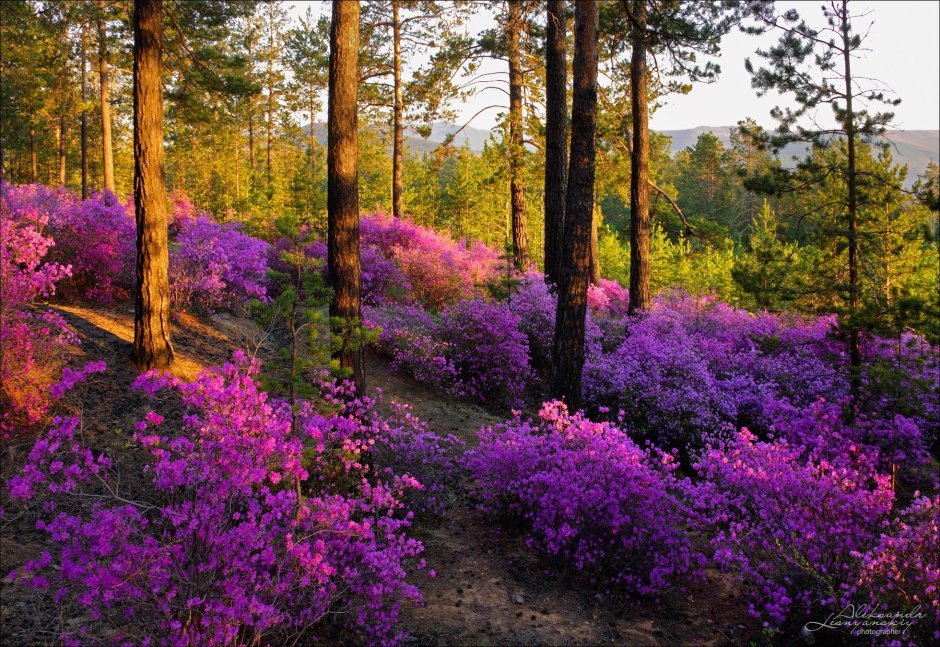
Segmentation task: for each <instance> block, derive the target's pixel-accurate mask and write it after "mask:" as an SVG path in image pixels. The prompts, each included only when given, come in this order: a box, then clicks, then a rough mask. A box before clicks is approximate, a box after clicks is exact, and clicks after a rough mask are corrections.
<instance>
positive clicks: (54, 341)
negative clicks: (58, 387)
mask: <svg viewBox="0 0 940 647" xmlns="http://www.w3.org/2000/svg"><path fill="white" fill-rule="evenodd" d="M40 188H41V187H16V188H14V187H9V186H8V185H6V184H4V185H2V186H0V276H2V281H0V349H2V351H0V404H2V407H0V435H2V436H3V437H6V436H7V435H8V433H9V432H10V431H11V430H13V429H14V428H22V427H29V426H32V425H34V424H36V423H37V422H39V421H40V420H41V419H42V418H43V416H44V415H45V414H46V412H47V410H48V408H49V404H50V401H51V400H50V396H49V388H50V387H51V386H52V385H53V384H55V383H56V382H57V381H58V376H59V373H60V371H61V368H62V366H63V365H64V364H65V360H66V353H65V350H66V347H67V346H68V345H70V344H77V343H78V337H77V336H76V335H75V333H74V332H73V331H72V329H71V328H69V326H68V324H66V322H65V320H64V319H63V318H62V317H61V316H60V315H59V314H58V313H56V312H53V311H49V310H46V311H43V310H39V309H36V308H34V307H33V305H34V303H35V302H36V301H38V300H40V299H43V298H46V297H50V296H52V295H53V294H55V290H56V286H57V284H58V283H59V282H61V281H62V280H64V279H66V278H68V277H69V276H70V274H71V268H70V267H69V266H68V265H61V264H59V263H52V262H47V261H46V256H47V254H48V252H49V250H50V249H51V248H52V247H53V245H54V244H55V243H54V241H53V240H52V239H51V238H50V237H48V236H46V235H44V234H43V233H42V230H43V228H44V227H45V226H46V224H47V222H48V218H49V216H48V211H47V209H46V208H45V207H44V206H43V204H42V201H43V200H45V199H46V197H45V193H44V192H43V191H41V190H40ZM36 195H39V196H40V197H42V200H37V199H34V197H35V196H36Z"/></svg>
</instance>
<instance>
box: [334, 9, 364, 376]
mask: <svg viewBox="0 0 940 647" xmlns="http://www.w3.org/2000/svg"><path fill="white" fill-rule="evenodd" d="M358 56H359V2H358V0H356V1H355V2H349V1H348V0H333V19H332V23H331V25H330V89H329V109H328V113H329V115H328V119H327V121H328V124H327V128H328V131H329V132H328V140H329V141H328V145H327V175H328V177H327V214H328V222H327V274H328V277H329V282H330V287H332V289H333V298H332V300H331V301H330V317H331V318H332V319H333V320H334V322H335V323H336V325H334V335H335V336H338V337H339V339H341V340H342V342H341V343H340V346H339V347H338V348H334V357H336V358H338V359H339V363H340V366H341V367H342V368H345V369H349V370H351V371H352V375H353V381H354V382H355V383H356V388H357V390H358V392H359V393H362V392H363V391H364V389H365V373H364V367H363V355H362V346H361V344H359V343H358V341H357V340H355V339H354V338H353V337H354V333H353V330H354V328H355V327H356V326H358V325H359V322H360V319H361V305H360V301H359V283H360V275H361V269H360V259H359V152H358V149H359V131H358V116H357V109H358V106H357V88H358V84H359V61H358Z"/></svg>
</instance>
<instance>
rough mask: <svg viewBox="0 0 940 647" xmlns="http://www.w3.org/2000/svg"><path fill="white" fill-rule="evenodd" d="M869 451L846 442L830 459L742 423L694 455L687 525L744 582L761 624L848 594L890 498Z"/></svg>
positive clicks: (834, 603) (798, 616)
mask: <svg viewBox="0 0 940 647" xmlns="http://www.w3.org/2000/svg"><path fill="white" fill-rule="evenodd" d="M876 458H877V457H875V459H873V458H872V457H871V456H870V455H869V454H868V453H866V452H864V451H861V448H859V447H857V446H851V447H850V448H849V450H848V451H847V452H845V453H843V454H841V455H839V456H838V457H836V458H835V459H828V458H825V457H822V456H819V455H818V454H817V453H816V452H814V451H813V450H810V449H807V448H806V447H803V446H800V445H792V444H790V443H788V442H787V441H786V440H782V439H781V440H775V441H761V440H758V439H757V438H756V437H755V436H754V434H752V433H750V432H749V431H748V430H747V429H743V430H741V432H740V433H738V434H737V435H736V436H734V437H733V438H731V439H728V440H724V441H718V442H715V443H713V444H709V445H708V446H707V447H706V448H705V449H704V450H703V451H702V452H701V455H700V456H699V457H698V458H697V459H696V462H695V464H694V468H695V470H696V473H697V476H698V479H697V480H696V481H695V482H694V483H692V484H689V486H688V499H689V501H690V504H691V505H692V507H693V509H694V514H693V515H692V516H691V519H692V526H693V527H694V528H696V529H698V530H700V531H702V532H704V533H705V536H706V537H707V538H708V541H709V542H710V544H711V546H712V549H713V555H712V559H713V560H714V561H715V562H716V563H717V564H718V565H719V566H720V567H721V568H723V569H725V570H727V571H730V572H733V573H735V574H737V575H738V576H740V577H741V579H742V580H743V581H744V583H745V589H744V590H745V591H746V592H747V596H748V598H749V611H750V612H751V613H752V614H753V615H754V616H756V617H759V618H761V619H763V620H764V626H765V627H768V628H771V629H778V628H782V627H785V626H787V622H788V621H802V622H805V621H806V618H809V617H813V615H814V614H815V615H818V614H819V613H823V612H829V611H838V610H839V609H841V608H843V607H844V606H845V605H846V604H848V603H849V602H851V601H852V600H853V597H854V596H855V595H856V593H857V591H858V584H857V582H858V574H859V572H860V570H861V568H860V565H859V563H858V562H857V560H856V558H855V557H853V554H854V553H855V552H859V551H861V552H864V551H866V550H868V549H870V548H872V547H874V546H875V545H876V543H877V541H878V538H879V536H880V533H881V532H882V530H883V529H884V528H885V524H886V522H887V520H888V514H889V513H890V512H891V509H892V505H893V502H894V493H893V492H892V489H891V483H890V477H888V476H886V475H884V474H881V473H879V472H878V470H877V469H876ZM823 617H825V615H824V616H823Z"/></svg>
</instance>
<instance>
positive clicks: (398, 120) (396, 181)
mask: <svg viewBox="0 0 940 647" xmlns="http://www.w3.org/2000/svg"><path fill="white" fill-rule="evenodd" d="M399 4H400V2H399V0H392V41H393V50H394V52H393V60H392V68H393V72H394V82H395V115H394V121H395V124H394V131H395V133H394V144H393V149H392V214H393V215H394V216H395V217H396V218H401V217H402V215H404V214H403V213H402V212H403V209H402V183H403V175H404V165H405V127H404V117H403V116H402V113H403V112H404V109H405V106H404V91H403V89H402V83H401V19H400V18H399V15H398V12H399Z"/></svg>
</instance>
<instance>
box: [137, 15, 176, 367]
mask: <svg viewBox="0 0 940 647" xmlns="http://www.w3.org/2000/svg"><path fill="white" fill-rule="evenodd" d="M133 23H134V212H135V217H136V219H137V285H136V290H135V299H134V361H135V363H136V364H137V366H138V367H139V368H141V369H143V370H147V369H152V368H166V367H168V366H169V365H170V364H171V363H172V362H173V345H172V344H171V343H170V285H169V279H168V265H169V256H168V249H167V219H166V177H165V175H164V168H163V84H162V81H161V74H162V71H161V57H162V50H163V0H134V18H133Z"/></svg>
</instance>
